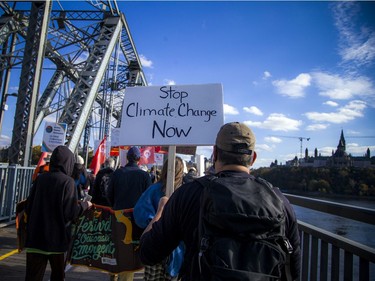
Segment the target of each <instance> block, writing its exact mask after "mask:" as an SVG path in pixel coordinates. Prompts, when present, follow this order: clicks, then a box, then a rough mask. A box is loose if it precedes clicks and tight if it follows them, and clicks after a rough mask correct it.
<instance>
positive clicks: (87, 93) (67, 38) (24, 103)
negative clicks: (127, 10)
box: [0, 1, 147, 166]
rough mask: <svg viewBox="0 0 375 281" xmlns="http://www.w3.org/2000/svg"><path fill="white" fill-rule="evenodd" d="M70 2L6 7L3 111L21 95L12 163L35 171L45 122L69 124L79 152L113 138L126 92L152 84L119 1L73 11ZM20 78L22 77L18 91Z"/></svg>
mask: <svg viewBox="0 0 375 281" xmlns="http://www.w3.org/2000/svg"><path fill="white" fill-rule="evenodd" d="M67 3H68V2H66V1H54V2H49V1H39V2H35V1H30V2H19V1H5V2H0V48H1V54H0V91H1V105H3V104H5V100H6V97H7V95H9V88H10V87H16V88H18V91H17V93H15V94H17V105H16V114H15V117H14V124H13V135H12V142H11V145H10V149H9V162H10V164H21V165H24V166H29V165H30V164H31V147H32V144H33V138H34V136H35V134H36V133H37V132H38V130H39V129H40V128H41V125H42V124H43V121H46V120H49V121H51V120H53V121H54V122H59V123H66V124H67V126H68V130H67V136H66V145H67V146H68V147H69V148H70V149H71V150H72V151H73V152H76V151H77V150H78V149H83V150H84V152H87V150H88V146H89V142H90V140H92V139H102V138H103V137H104V136H107V139H110V132H111V128H113V127H119V126H120V122H121V107H122V103H123V99H124V95H125V90H126V88H127V87H129V86H146V85H147V81H146V79H145V75H144V72H143V69H142V65H141V62H140V58H139V56H138V53H137V51H136V48H135V44H134V42H133V39H132V36H131V34H130V28H129V26H128V25H127V22H126V19H125V15H124V14H123V13H121V12H120V11H119V9H118V7H117V3H116V1H86V2H79V3H80V4H79V5H77V7H74V10H72V9H69V7H68V6H69V5H68V4H67ZM13 73H20V74H19V80H18V85H15V84H14V79H12V78H11V77H12V75H13ZM11 81H13V82H11ZM12 83H13V84H12ZM15 94H14V95H15ZM0 118H1V120H0V124H1V123H2V118H3V112H2V114H1V115H0ZM90 135H91V136H90Z"/></svg>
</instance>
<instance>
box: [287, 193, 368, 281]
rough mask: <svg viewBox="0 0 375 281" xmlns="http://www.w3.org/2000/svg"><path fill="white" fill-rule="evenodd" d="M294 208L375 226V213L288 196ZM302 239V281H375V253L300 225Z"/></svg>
mask: <svg viewBox="0 0 375 281" xmlns="http://www.w3.org/2000/svg"><path fill="white" fill-rule="evenodd" d="M285 195H286V197H287V198H288V200H289V201H290V203H291V204H293V205H298V206H301V207H304V208H309V209H312V210H315V211H320V212H324V213H329V214H332V215H337V216H341V217H344V218H348V219H352V220H356V221H360V222H364V223H368V224H372V225H374V224H375V210H373V209H368V208H361V207H355V206H351V205H346V204H340V203H333V202H329V201H324V200H318V199H311V198H307V197H302V196H297V195H291V194H285ZM298 227H299V231H300V236H301V253H302V273H301V279H300V280H301V281H309V280H310V281H315V280H320V281H326V280H332V281H336V280H337V281H338V280H358V281H370V280H375V249H374V248H370V247H368V246H365V245H363V244H360V243H357V242H355V241H352V240H349V239H346V238H344V237H342V236H339V235H336V234H333V233H331V232H328V231H325V230H323V229H321V228H318V227H315V226H313V225H310V224H307V223H305V222H301V221H299V222H298Z"/></svg>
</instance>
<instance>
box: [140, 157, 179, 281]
mask: <svg viewBox="0 0 375 281" xmlns="http://www.w3.org/2000/svg"><path fill="white" fill-rule="evenodd" d="M167 176H168V160H166V161H165V162H164V165H163V168H162V170H161V176H160V180H159V181H158V182H156V183H154V184H153V185H151V186H150V187H149V188H147V190H146V191H145V192H144V193H143V194H142V196H141V197H140V198H139V200H138V202H137V204H136V205H135V207H134V220H135V223H136V224H137V225H138V226H139V227H140V228H142V229H145V228H146V227H147V226H148V224H149V223H150V222H151V220H152V219H153V218H154V216H155V214H156V212H157V210H158V205H159V201H160V198H161V197H163V196H165V195H166V189H167ZM183 177H184V165H183V160H182V159H181V158H180V157H176V160H175V175H174V188H173V191H175V190H177V188H179V187H180V186H181V184H182V182H183ZM183 252H184V245H183V243H182V244H181V245H179V246H178V247H177V249H175V250H174V251H173V252H172V254H171V255H170V256H169V257H168V258H167V259H166V260H164V261H162V262H160V263H158V264H156V265H150V266H148V265H146V266H145V271H144V280H145V281H170V280H177V276H178V273H179V270H180V267H181V264H182V261H183Z"/></svg>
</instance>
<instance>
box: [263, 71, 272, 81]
mask: <svg viewBox="0 0 375 281" xmlns="http://www.w3.org/2000/svg"><path fill="white" fill-rule="evenodd" d="M270 77H272V75H271V73H270V72H269V71H265V72H263V79H264V80H267V79H268V78H270Z"/></svg>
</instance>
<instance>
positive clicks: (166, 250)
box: [140, 171, 301, 281]
mask: <svg viewBox="0 0 375 281" xmlns="http://www.w3.org/2000/svg"><path fill="white" fill-rule="evenodd" d="M225 173H227V174H228V175H230V173H236V176H238V175H239V174H240V173H237V172H231V171H226V172H225ZM243 176H244V177H248V174H246V173H243ZM276 189H277V188H275V190H276ZM202 190H203V187H202V186H201V185H200V184H199V183H198V182H196V181H193V182H190V183H187V184H184V185H182V186H181V187H180V188H179V189H177V190H176V191H175V192H174V193H173V194H172V196H171V198H170V199H169V200H168V202H167V204H166V206H165V208H164V210H163V215H162V217H161V219H160V220H159V221H157V222H156V223H154V224H153V225H152V229H151V230H150V231H149V232H147V233H145V234H144V235H143V236H142V238H141V244H140V257H141V260H142V262H143V263H144V264H146V265H152V264H155V263H157V262H160V261H161V260H163V259H164V258H165V257H167V256H168V255H169V254H170V253H171V251H172V250H173V249H174V248H176V247H177V245H178V244H179V242H180V241H181V240H182V241H183V242H184V243H185V245H186V254H185V257H184V265H185V268H184V269H183V270H182V272H181V274H182V280H184V281H186V280H191V281H195V280H199V269H198V261H197V258H198V234H197V228H198V221H199V209H200V195H201V192H202ZM277 190H278V189H277ZM276 194H278V195H279V196H280V197H281V199H282V200H283V201H284V206H285V210H284V211H285V213H286V236H287V237H288V239H289V240H290V242H291V244H292V246H293V248H294V253H293V256H292V257H291V263H292V265H291V270H292V274H293V277H297V276H298V275H299V272H300V267H301V264H300V238H299V233H298V227H297V221H296V217H295V214H294V211H293V209H292V207H291V205H290V204H289V202H288V200H287V199H286V198H285V196H283V195H282V193H281V192H279V191H276Z"/></svg>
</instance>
